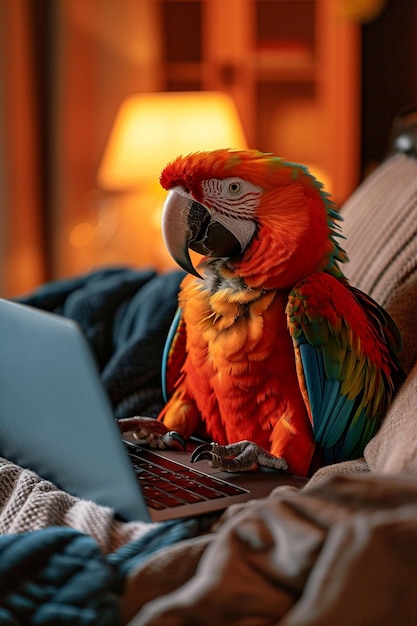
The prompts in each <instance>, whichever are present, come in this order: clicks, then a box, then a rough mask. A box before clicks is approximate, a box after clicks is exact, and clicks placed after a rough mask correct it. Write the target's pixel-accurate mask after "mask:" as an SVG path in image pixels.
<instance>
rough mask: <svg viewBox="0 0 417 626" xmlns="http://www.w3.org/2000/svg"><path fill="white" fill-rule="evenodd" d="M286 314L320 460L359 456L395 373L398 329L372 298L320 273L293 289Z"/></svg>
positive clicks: (392, 388) (374, 427)
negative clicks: (321, 457) (320, 450)
mask: <svg viewBox="0 0 417 626" xmlns="http://www.w3.org/2000/svg"><path fill="white" fill-rule="evenodd" d="M287 318H288V326H289V330H290V333H291V336H292V338H293V342H294V348H295V351H296V358H297V359H298V361H299V363H300V364H301V369H302V375H300V377H299V378H300V380H299V383H300V387H301V390H302V391H303V394H304V397H305V398H306V402H307V404H308V406H307V408H308V411H309V414H310V416H311V421H312V428H313V434H314V437H315V440H316V441H317V442H318V443H319V445H320V447H321V449H322V453H323V457H324V460H325V462H326V463H334V462H338V461H341V460H344V459H349V458H356V457H359V456H361V455H362V454H363V449H364V447H365V445H366V444H367V442H368V441H369V439H370V438H371V437H372V436H373V435H374V433H375V432H376V430H377V429H378V427H379V425H380V422H381V419H382V418H383V416H384V414H385V412H386V410H387V408H388V405H389V403H390V402H391V399H392V397H393V394H394V392H395V389H396V388H397V387H398V385H399V383H400V382H401V379H402V370H401V367H400V365H399V362H398V359H397V356H396V354H397V352H398V351H399V349H400V335H399V332H398V329H397V328H396V326H395V324H394V322H393V321H392V319H391V318H390V317H389V316H388V315H387V314H386V313H385V311H383V309H381V307H379V305H377V304H376V303H375V302H374V301H373V300H372V299H371V298H369V297H368V296H366V295H365V294H362V292H360V291H358V290H356V289H352V288H351V287H350V286H349V284H348V282H347V281H346V279H343V278H342V279H339V278H336V277H334V276H331V275H329V274H327V273H323V272H322V273H317V274H313V275H312V276H310V277H309V278H308V279H306V280H305V281H303V282H301V283H299V284H298V285H296V287H295V288H294V289H293V290H292V292H291V293H290V296H289V301H288V306H287Z"/></svg>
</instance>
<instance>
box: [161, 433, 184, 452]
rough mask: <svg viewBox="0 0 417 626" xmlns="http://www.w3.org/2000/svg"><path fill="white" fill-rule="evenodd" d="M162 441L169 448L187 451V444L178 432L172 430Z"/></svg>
mask: <svg viewBox="0 0 417 626" xmlns="http://www.w3.org/2000/svg"><path fill="white" fill-rule="evenodd" d="M162 441H163V442H164V443H165V444H166V446H167V448H174V449H176V450H177V449H179V448H182V450H185V448H186V443H185V439H184V437H182V436H181V435H180V434H179V433H177V431H176V430H170V431H169V432H167V433H166V434H165V435H163V437H162Z"/></svg>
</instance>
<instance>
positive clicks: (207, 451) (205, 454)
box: [190, 443, 214, 463]
mask: <svg viewBox="0 0 417 626" xmlns="http://www.w3.org/2000/svg"><path fill="white" fill-rule="evenodd" d="M213 446H214V443H202V444H201V446H198V448H196V449H195V450H194V452H193V453H192V454H191V457H190V461H191V463H195V462H196V461H212V460H213Z"/></svg>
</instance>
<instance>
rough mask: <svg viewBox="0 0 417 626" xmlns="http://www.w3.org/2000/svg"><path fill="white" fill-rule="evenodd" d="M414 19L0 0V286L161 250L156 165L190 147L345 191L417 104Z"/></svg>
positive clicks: (338, 7) (275, 5) (370, 1)
mask: <svg viewBox="0 0 417 626" xmlns="http://www.w3.org/2000/svg"><path fill="white" fill-rule="evenodd" d="M416 33H417V2H416V1H415V0H0V50H1V56H0V296H2V297H9V296H13V295H17V294H21V293H24V292H27V291H29V290H31V289H33V288H34V287H36V286H37V285H39V284H41V283H43V282H45V281H49V280H55V279H58V278H63V277H68V276H74V275H76V274H80V273H84V272H88V271H90V270H91V269H94V268H97V267H102V266H108V265H131V266H134V267H144V266H146V267H153V268H155V269H157V270H158V271H165V270H167V269H169V268H171V267H173V266H174V264H173V262H172V261H171V260H170V259H169V258H168V255H167V253H166V251H165V249H164V245H163V242H162V238H161V235H160V229H159V220H160V211H161V205H162V202H163V198H164V192H163V191H162V190H161V189H160V188H159V185H158V177H159V173H160V169H161V167H163V165H164V164H165V163H166V162H167V161H168V160H170V159H172V158H174V157H175V156H176V155H177V154H181V153H186V152H187V151H188V152H189V151H190V150H193V149H204V148H213V147H232V148H241V147H246V146H247V147H251V148H257V149H260V150H263V151H272V152H274V153H276V154H278V155H280V156H283V157H285V158H286V159H289V160H292V161H298V162H302V163H305V164H307V165H308V166H309V167H310V168H311V169H312V171H313V172H314V173H315V174H316V175H317V176H318V177H319V178H320V179H321V180H322V181H323V182H324V183H325V185H326V187H327V189H328V190H329V191H330V192H331V193H332V195H333V198H334V200H335V201H336V203H337V204H338V205H341V204H342V203H343V201H344V200H345V199H346V198H347V197H348V196H349V195H350V193H351V192H352V191H353V190H354V188H355V187H356V186H357V184H358V183H359V182H360V180H361V179H362V178H363V177H364V176H366V175H367V173H368V172H369V171H370V170H371V169H372V168H373V167H374V166H375V165H376V164H377V163H378V162H380V161H381V160H382V159H383V158H384V154H385V150H386V141H387V138H388V134H389V128H390V125H391V122H392V119H393V116H394V114H395V113H396V112H397V111H398V110H399V109H401V108H402V107H405V106H409V105H412V104H416V103H417V37H416ZM213 142H214V145H213Z"/></svg>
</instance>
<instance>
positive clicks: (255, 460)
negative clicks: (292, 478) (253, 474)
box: [190, 440, 288, 472]
mask: <svg viewBox="0 0 417 626" xmlns="http://www.w3.org/2000/svg"><path fill="white" fill-rule="evenodd" d="M190 460H191V462H192V463H195V462H196V461H204V460H208V461H210V465H211V466H212V467H216V468H219V469H220V470H222V471H227V472H239V471H246V470H250V469H253V468H254V467H256V466H260V467H267V468H269V469H275V470H279V471H285V470H287V469H288V464H287V462H286V460H285V459H283V458H280V457H277V456H274V455H273V454H271V453H270V452H267V450H265V449H264V448H262V447H261V446H258V445H257V444H256V443H253V442H252V441H246V440H245V441H238V442H237V443H231V444H229V445H226V446H221V445H219V444H218V443H215V442H212V443H203V444H202V445H201V446H198V448H196V449H195V450H194V452H193V453H192V455H191V458H190Z"/></svg>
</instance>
